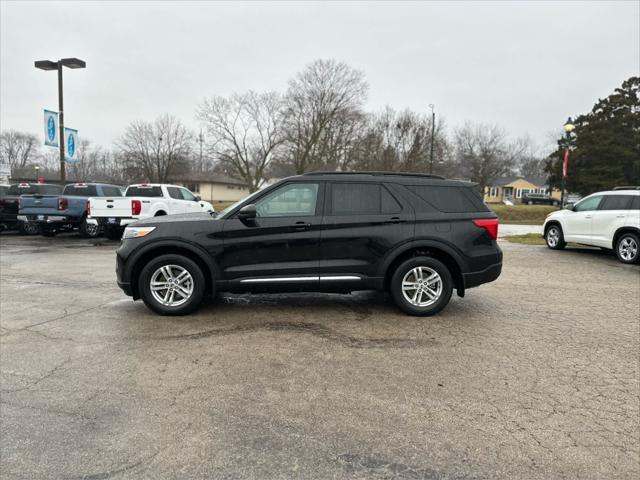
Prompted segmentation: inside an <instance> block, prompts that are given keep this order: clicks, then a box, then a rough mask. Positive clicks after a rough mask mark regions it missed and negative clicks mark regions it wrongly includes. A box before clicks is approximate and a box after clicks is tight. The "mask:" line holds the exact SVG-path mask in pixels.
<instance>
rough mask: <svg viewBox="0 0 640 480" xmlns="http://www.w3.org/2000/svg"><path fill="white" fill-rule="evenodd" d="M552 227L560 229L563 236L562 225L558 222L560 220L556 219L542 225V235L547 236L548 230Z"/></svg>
mask: <svg viewBox="0 0 640 480" xmlns="http://www.w3.org/2000/svg"><path fill="white" fill-rule="evenodd" d="M553 225H555V226H557V227H560V230H561V231H562V233H563V235H564V228H563V227H562V223H561V222H560V220H558V219H553V220H549V221H548V222H547V223H545V225H544V232H543V233H544V235H545V236H546V235H547V230H549V228H551V227H552V226H553Z"/></svg>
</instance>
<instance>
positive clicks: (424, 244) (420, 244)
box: [381, 240, 465, 297]
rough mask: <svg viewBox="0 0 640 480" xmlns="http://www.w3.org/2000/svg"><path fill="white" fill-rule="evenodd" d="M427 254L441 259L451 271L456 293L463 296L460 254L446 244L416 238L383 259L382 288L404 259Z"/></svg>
mask: <svg viewBox="0 0 640 480" xmlns="http://www.w3.org/2000/svg"><path fill="white" fill-rule="evenodd" d="M418 256H427V257H431V258H435V259H436V260H439V261H441V262H442V263H444V264H445V266H446V267H447V268H448V269H449V271H450V272H451V276H452V277H453V285H454V287H455V289H456V293H457V294H458V295H459V296H461V297H464V291H465V288H464V278H463V276H462V271H463V269H464V265H465V262H464V260H463V259H462V258H461V257H460V255H459V254H458V253H457V252H456V251H455V250H454V249H453V248H451V247H449V246H448V245H446V244H443V243H441V242H437V241H431V240H417V241H413V242H410V243H409V244H406V245H403V246H401V247H399V248H397V249H396V250H394V251H393V252H392V253H391V254H390V255H389V256H388V258H387V259H386V260H385V261H384V263H383V266H382V269H381V270H382V275H381V276H383V277H384V289H385V290H388V289H389V284H390V283H391V277H392V276H393V272H395V269H396V268H397V267H398V266H399V265H400V264H401V263H402V262H404V261H406V260H408V259H409V258H412V257H418Z"/></svg>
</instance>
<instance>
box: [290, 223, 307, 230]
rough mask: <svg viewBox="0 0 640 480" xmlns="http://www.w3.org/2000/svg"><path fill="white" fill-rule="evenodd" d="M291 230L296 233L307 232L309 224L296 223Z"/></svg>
mask: <svg viewBox="0 0 640 480" xmlns="http://www.w3.org/2000/svg"><path fill="white" fill-rule="evenodd" d="M292 228H293V230H294V231H296V232H302V231H304V230H309V229H310V228H311V224H310V223H306V222H296V223H295V224H294V225H293V227H292Z"/></svg>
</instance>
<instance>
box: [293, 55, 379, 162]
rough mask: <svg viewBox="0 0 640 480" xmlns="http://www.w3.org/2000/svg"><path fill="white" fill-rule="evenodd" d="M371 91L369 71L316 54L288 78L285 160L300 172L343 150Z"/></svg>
mask: <svg viewBox="0 0 640 480" xmlns="http://www.w3.org/2000/svg"><path fill="white" fill-rule="evenodd" d="M367 92H368V85H367V82H366V81H365V79H364V74H363V73H362V72H360V71H358V70H354V69H353V68H351V67H349V66H348V65H346V64H345V63H340V62H336V61H335V60H316V61H315V62H313V63H311V64H310V65H308V66H307V67H306V68H305V69H304V70H303V71H302V72H301V73H299V74H298V75H297V76H296V77H295V78H294V79H292V80H291V81H290V82H289V88H288V90H287V94H286V110H285V138H286V142H285V146H286V150H285V161H288V162H290V163H291V164H292V165H293V166H294V168H295V171H296V173H304V172H305V171H307V170H309V169H314V168H319V167H322V166H323V165H326V164H328V165H329V166H332V165H333V166H335V164H336V159H338V158H340V157H342V156H344V152H345V151H346V150H347V149H348V148H349V147H348V146H347V145H348V142H349V141H350V140H352V139H353V137H352V136H351V133H352V130H353V129H354V128H355V123H356V122H358V121H359V119H360V117H361V115H362V114H361V111H360V110H361V107H362V104H363V103H364V101H365V99H366V97H367Z"/></svg>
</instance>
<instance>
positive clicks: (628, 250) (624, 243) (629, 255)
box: [618, 237, 638, 262]
mask: <svg viewBox="0 0 640 480" xmlns="http://www.w3.org/2000/svg"><path fill="white" fill-rule="evenodd" d="M618 253H619V254H620V257H621V258H622V259H623V260H625V261H626V262H630V261H631V260H633V259H635V258H636V255H638V244H637V243H636V241H635V239H634V238H633V237H624V238H623V239H622V240H620V243H619V244H618Z"/></svg>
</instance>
